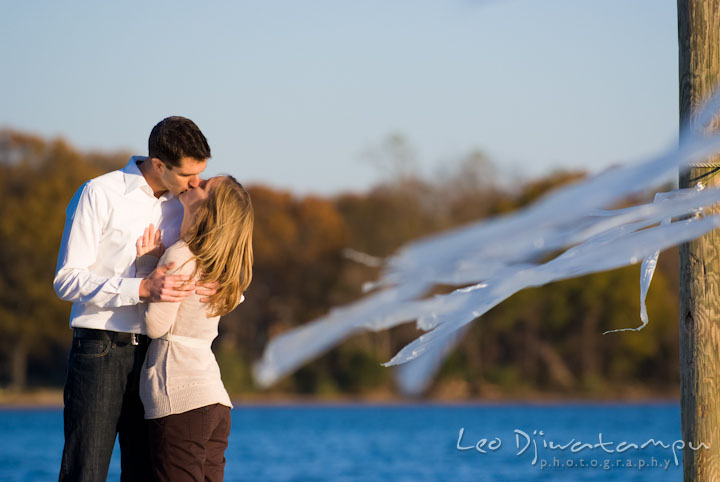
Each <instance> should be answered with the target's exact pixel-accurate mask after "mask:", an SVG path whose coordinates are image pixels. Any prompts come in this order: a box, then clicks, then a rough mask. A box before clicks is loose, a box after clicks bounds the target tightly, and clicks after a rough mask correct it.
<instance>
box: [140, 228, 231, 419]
mask: <svg viewBox="0 0 720 482" xmlns="http://www.w3.org/2000/svg"><path fill="white" fill-rule="evenodd" d="M170 262H175V267H174V268H173V269H172V270H170V271H168V274H187V275H191V274H192V272H193V270H194V269H195V261H194V259H193V255H192V253H191V252H190V249H189V248H188V246H187V244H185V243H184V242H183V241H178V242H177V243H175V244H174V245H172V246H171V247H170V248H168V249H167V251H165V254H164V255H163V257H162V258H161V259H160V261H159V264H160V265H164V264H167V263H170ZM155 264H158V263H157V258H156V257H152V256H142V257H139V258H138V259H137V262H136V267H137V272H138V276H143V277H145V276H147V275H148V274H149V273H150V272H151V271H152V270H153V269H154V268H155ZM200 298H201V296H199V295H197V294H196V293H193V294H192V295H190V296H189V297H187V298H186V299H185V300H184V301H182V302H177V303H148V304H141V305H138V306H140V307H141V309H143V310H144V319H145V324H146V329H147V334H148V336H149V337H150V338H153V340H152V341H151V342H150V346H149V347H148V352H147V356H146V358H145V364H144V365H143V370H142V374H141V377H140V398H141V399H142V402H143V405H144V407H145V418H147V419H151V418H160V417H165V416H167V415H172V414H176V413H183V412H187V411H188V410H193V409H195V408H200V407H204V406H206V405H212V404H215V403H219V404H221V405H225V406H228V407H232V403H230V397H229V396H228V394H227V391H226V390H225V387H224V385H223V383H222V380H221V378H220V368H219V367H218V364H217V361H216V360H215V355H214V354H213V352H212V350H211V349H210V345H211V344H212V341H213V340H214V339H215V338H216V337H217V335H218V322H219V321H220V317H219V316H214V317H209V316H208V305H207V303H201V302H200Z"/></svg>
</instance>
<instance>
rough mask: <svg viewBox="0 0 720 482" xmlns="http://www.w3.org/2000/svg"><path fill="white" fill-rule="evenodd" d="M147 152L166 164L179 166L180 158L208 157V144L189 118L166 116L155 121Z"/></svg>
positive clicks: (201, 158)
mask: <svg viewBox="0 0 720 482" xmlns="http://www.w3.org/2000/svg"><path fill="white" fill-rule="evenodd" d="M148 153H149V155H150V157H156V158H158V159H160V160H161V161H163V162H164V163H165V165H166V166H168V167H170V168H172V167H180V159H182V158H183V157H192V158H193V159H197V160H204V159H207V158H209V157H210V146H209V145H208V141H207V139H205V136H204V135H203V133H202V132H201V131H200V128H199V127H198V126H197V125H196V124H195V123H194V122H193V121H191V120H190V119H187V118H185V117H180V116H177V115H175V116H172V117H167V118H165V119H163V120H161V121H160V122H158V123H157V125H156V126H155V127H153V130H152V132H150V139H148Z"/></svg>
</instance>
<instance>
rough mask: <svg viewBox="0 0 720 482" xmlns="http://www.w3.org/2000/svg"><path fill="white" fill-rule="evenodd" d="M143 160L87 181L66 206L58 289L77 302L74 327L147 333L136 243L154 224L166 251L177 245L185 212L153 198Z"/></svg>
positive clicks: (169, 198) (174, 202)
mask: <svg viewBox="0 0 720 482" xmlns="http://www.w3.org/2000/svg"><path fill="white" fill-rule="evenodd" d="M144 159H145V158H144V157H138V156H135V157H132V158H131V159H130V161H129V162H128V164H127V165H126V166H125V167H124V168H123V169H121V170H118V171H113V172H109V173H107V174H104V175H102V176H100V177H96V178H95V179H91V180H90V181H88V182H86V183H85V184H83V186H82V187H81V188H80V189H79V190H78V191H77V192H76V193H75V195H74V196H73V198H72V200H71V201H70V204H69V205H68V207H67V211H66V213H65V214H66V220H65V231H64V232H63V238H62V243H61V245H60V253H59V254H58V263H57V270H56V272H55V282H54V286H55V292H56V293H57V295H58V296H59V297H60V298H61V299H63V300H65V301H72V303H73V306H72V311H71V314H70V326H72V327H75V328H94V329H101V330H111V331H120V332H129V333H143V334H144V333H145V326H144V323H142V320H141V314H142V311H141V309H140V308H139V307H138V306H137V305H138V304H139V303H140V281H141V280H142V278H138V277H136V276H135V257H136V252H135V242H136V241H137V239H138V238H139V237H140V236H141V235H142V234H143V231H144V230H145V228H146V227H147V226H148V225H149V224H150V223H152V224H154V225H155V226H156V227H158V228H159V229H160V230H161V232H162V241H163V244H164V245H165V246H171V245H172V244H174V243H175V242H176V241H177V240H178V239H179V237H180V225H181V224H182V216H183V209H182V205H181V204H180V201H179V200H178V198H177V197H176V196H173V195H172V194H170V193H166V194H163V195H162V196H160V198H156V197H155V196H154V195H153V191H152V188H151V187H150V186H149V185H148V183H147V181H146V180H145V177H144V176H143V175H142V173H141V172H140V169H139V168H138V166H137V162H140V161H143V160H144ZM143 310H144V308H143Z"/></svg>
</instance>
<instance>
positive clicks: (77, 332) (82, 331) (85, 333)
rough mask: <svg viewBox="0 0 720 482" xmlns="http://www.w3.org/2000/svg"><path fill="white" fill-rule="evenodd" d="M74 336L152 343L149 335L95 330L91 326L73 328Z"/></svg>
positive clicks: (118, 343) (135, 343)
mask: <svg viewBox="0 0 720 482" xmlns="http://www.w3.org/2000/svg"><path fill="white" fill-rule="evenodd" d="M73 337H74V338H79V339H81V340H105V341H111V342H113V343H115V344H117V345H146V344H148V343H150V338H149V337H148V336H147V335H140V334H139V333H123V332H120V331H109V330H93V329H90V328H73Z"/></svg>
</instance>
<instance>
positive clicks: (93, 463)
mask: <svg viewBox="0 0 720 482" xmlns="http://www.w3.org/2000/svg"><path fill="white" fill-rule="evenodd" d="M147 347H148V345H147V344H140V345H132V344H129V343H128V344H116V343H114V342H112V341H109V340H89V339H79V338H73V345H72V350H71V351H70V360H69V363H68V376H67V380H66V382H65V392H64V401H65V410H64V419H65V448H64V449H63V456H62V466H61V468H60V481H61V482H65V481H88V482H90V481H93V482H96V481H102V480H106V479H107V472H108V467H109V465H110V458H111V456H112V451H113V446H114V445H115V437H116V435H118V434H119V436H120V454H121V467H122V475H121V479H120V480H122V481H145V480H147V481H151V480H153V479H154V478H153V471H152V463H151V460H150V445H149V439H148V429H147V422H146V421H145V420H144V410H143V406H142V402H141V401H140V394H139V382H140V371H141V369H142V365H143V362H144V360H145V353H146V352H147Z"/></svg>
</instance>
